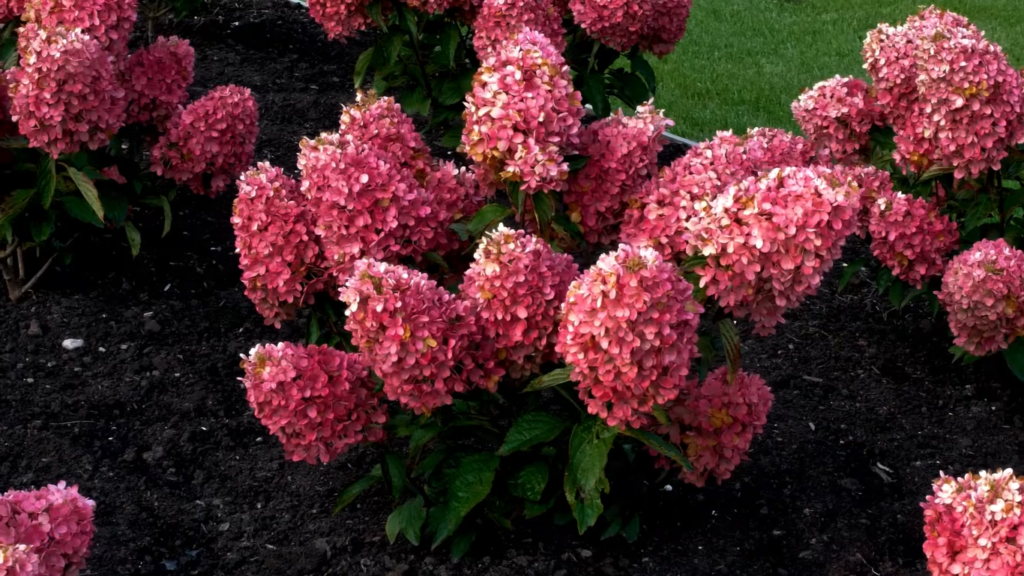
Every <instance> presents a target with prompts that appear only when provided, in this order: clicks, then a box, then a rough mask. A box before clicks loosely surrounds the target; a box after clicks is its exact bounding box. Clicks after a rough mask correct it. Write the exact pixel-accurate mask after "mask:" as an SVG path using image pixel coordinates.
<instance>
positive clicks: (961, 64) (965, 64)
mask: <svg viewBox="0 0 1024 576" xmlns="http://www.w3.org/2000/svg"><path fill="white" fill-rule="evenodd" d="M864 62H865V66H864V67H865V68H866V69H867V71H868V73H869V74H870V75H871V78H872V80H873V81H874V86H875V89H876V91H877V94H878V102H879V103H880V104H881V105H882V106H883V107H884V108H885V109H886V115H887V120H888V122H889V124H891V125H892V126H893V128H894V130H895V132H896V136H895V142H896V152H895V154H894V155H895V158H896V160H897V161H898V162H901V163H903V164H905V165H908V166H909V167H911V168H913V169H915V170H924V169H927V168H928V167H930V166H933V165H937V166H948V167H953V168H955V172H954V175H955V177H957V178H964V177H972V178H973V177H977V176H978V175H980V174H981V173H983V172H984V171H986V170H988V169H990V168H991V169H998V168H999V167H1000V162H1001V161H1002V159H1003V158H1005V157H1006V155H1007V154H1008V149H1009V148H1010V147H1012V146H1014V145H1016V144H1018V143H1020V142H1022V141H1024V115H1022V111H1024V88H1022V87H1024V79H1022V77H1021V74H1020V72H1018V71H1017V70H1015V69H1014V68H1013V66H1011V65H1010V63H1009V61H1008V60H1007V59H1006V56H1005V55H1004V54H1003V52H1002V49H1001V48H1000V47H999V46H998V45H997V44H994V43H992V42H990V41H989V40H988V39H986V38H985V34H984V32H982V31H980V30H978V29H977V27H975V26H974V25H973V24H971V23H969V22H968V21H967V19H966V18H964V17H963V16H960V15H958V14H955V13H953V12H947V11H944V10H939V9H936V8H935V7H931V8H928V9H926V10H924V11H922V12H921V13H920V14H919V15H917V16H912V17H911V18H909V19H907V22H906V24H904V25H902V26H896V27H894V26H890V25H887V24H882V25H880V26H879V27H878V28H877V29H876V30H873V31H872V32H870V33H869V34H868V38H867V40H866V41H865V43H864Z"/></svg>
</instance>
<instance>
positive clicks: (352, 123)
mask: <svg viewBox="0 0 1024 576" xmlns="http://www.w3.org/2000/svg"><path fill="white" fill-rule="evenodd" d="M338 134H339V136H340V137H341V139H342V140H344V141H345V142H347V143H350V144H355V145H360V144H367V145H372V146H374V147H376V148H378V149H379V150H380V151H381V152H384V153H386V154H388V155H390V156H391V157H393V158H394V159H395V162H397V163H400V164H401V165H402V166H403V167H404V168H407V169H409V170H412V171H413V172H414V173H415V176H416V177H417V178H420V179H423V178H424V177H425V174H426V173H427V171H429V170H430V164H431V161H432V158H431V156H430V148H429V147H428V146H427V145H426V144H425V143H424V142H423V137H422V136H420V133H419V132H417V131H416V126H415V125H414V124H413V122H412V118H409V116H408V115H406V114H405V112H403V111H402V106H401V105H400V104H399V103H398V102H396V101H395V99H394V98H392V97H390V96H383V97H381V96H377V93H376V92H374V91H372V90H370V91H368V92H363V91H361V90H360V91H358V92H357V93H356V101H355V103H354V104H350V105H347V106H345V107H343V108H342V109H341V121H340V123H339V127H338Z"/></svg>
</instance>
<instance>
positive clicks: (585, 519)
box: [565, 417, 618, 534]
mask: <svg viewBox="0 0 1024 576" xmlns="http://www.w3.org/2000/svg"><path fill="white" fill-rule="evenodd" d="M617 433H618V432H617V430H616V429H615V428H611V427H609V426H606V425H605V424H604V422H602V421H601V420H600V419H598V418H595V417H587V418H586V419H584V420H583V421H582V422H580V423H579V424H577V425H576V427H575V428H573V431H572V436H571V437H570V439H569V463H568V465H567V466H566V470H565V498H566V500H568V502H569V507H570V508H571V509H572V514H573V516H574V517H575V518H576V525H577V527H578V528H579V532H580V534H583V532H585V531H586V530H587V528H590V527H591V526H593V525H594V523H596V522H597V519H598V517H599V516H600V515H601V512H603V511H604V506H603V505H602V504H601V492H608V490H609V489H610V486H609V485H608V479H607V478H606V477H605V475H604V468H605V465H607V464H608V452H609V451H610V450H611V448H612V444H613V443H614V442H615V436H616V435H617Z"/></svg>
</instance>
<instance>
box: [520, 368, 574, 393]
mask: <svg viewBox="0 0 1024 576" xmlns="http://www.w3.org/2000/svg"><path fill="white" fill-rule="evenodd" d="M571 376H572V366H565V367H564V368H556V369H554V370H552V371H551V372H548V373H547V374H544V375H543V376H540V377H538V378H535V379H534V380H533V381H532V382H530V383H529V384H528V385H527V386H526V388H523V392H536V391H537V390H543V389H545V388H551V387H552V386H558V385H559V384H565V383H566V382H569V381H570V380H571Z"/></svg>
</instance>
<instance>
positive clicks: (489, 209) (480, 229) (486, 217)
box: [468, 204, 512, 238]
mask: <svg viewBox="0 0 1024 576" xmlns="http://www.w3.org/2000/svg"><path fill="white" fill-rule="evenodd" d="M510 214H512V210H511V209H510V208H509V207H508V206H502V205H501V204H488V205H486V206H484V207H483V208H481V209H479V210H477V211H476V214H473V217H472V218H470V220H469V224H468V231H469V235H470V236H472V237H474V238H477V237H479V236H481V235H482V234H483V233H484V232H486V231H487V230H488V229H489V228H490V227H491V226H494V225H497V224H498V223H499V222H501V221H502V220H504V219H505V218H508V216H509V215H510Z"/></svg>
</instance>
